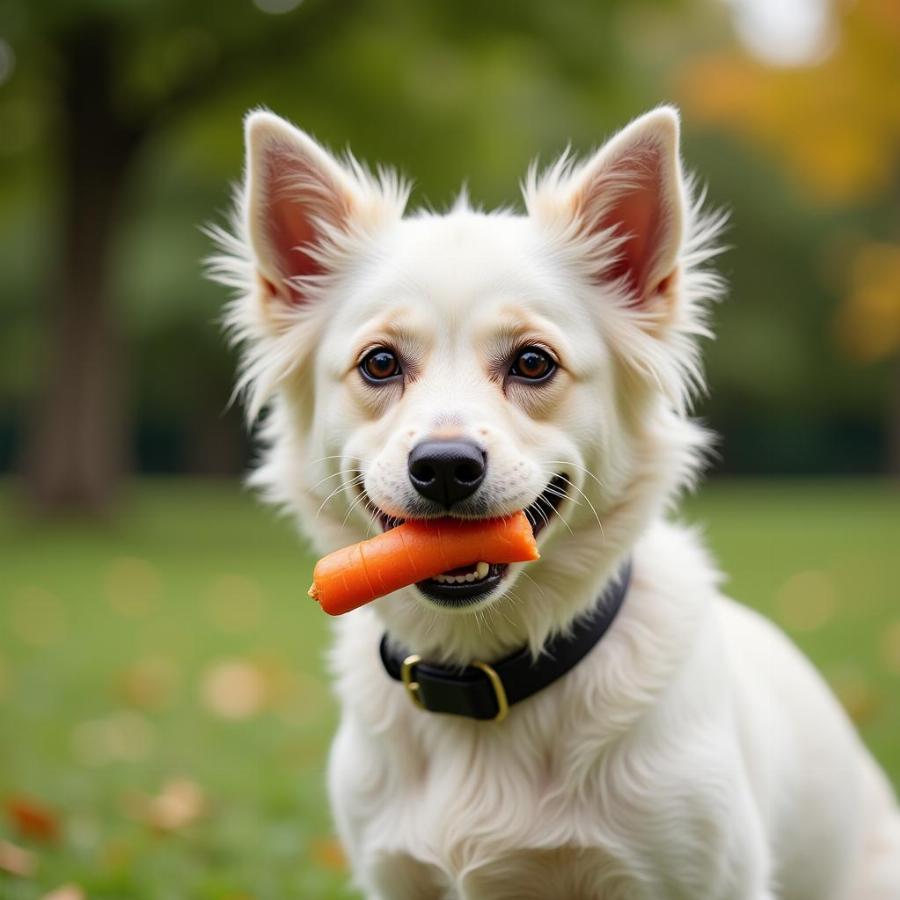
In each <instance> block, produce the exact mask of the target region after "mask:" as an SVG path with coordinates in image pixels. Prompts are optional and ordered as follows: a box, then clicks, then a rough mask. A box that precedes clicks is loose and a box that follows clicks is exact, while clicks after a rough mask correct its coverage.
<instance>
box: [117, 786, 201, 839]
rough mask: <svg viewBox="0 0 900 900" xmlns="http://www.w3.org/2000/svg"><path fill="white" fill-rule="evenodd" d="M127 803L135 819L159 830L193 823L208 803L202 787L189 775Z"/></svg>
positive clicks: (168, 829) (182, 826) (174, 828)
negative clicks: (150, 794)
mask: <svg viewBox="0 0 900 900" xmlns="http://www.w3.org/2000/svg"><path fill="white" fill-rule="evenodd" d="M127 805H128V807H129V808H130V811H131V814H132V815H133V816H134V818H136V819H138V820H139V821H141V822H143V823H144V824H145V825H149V826H150V827H151V828H155V829H157V830H158V831H177V830H178V829H180V828H185V827H186V826H188V825H192V824H193V823H194V822H196V821H197V820H198V819H200V818H201V817H202V816H203V815H204V814H205V813H206V811H207V806H208V804H207V801H206V795H205V794H204V792H203V789H202V788H201V787H200V785H198V784H197V783H196V782H194V781H191V780H190V779H189V778H173V779H172V780H171V781H168V782H166V783H165V784H164V785H163V788H162V790H161V791H160V792H159V793H158V794H156V795H155V796H152V797H147V796H144V795H136V796H132V797H130V798H128V800H127Z"/></svg>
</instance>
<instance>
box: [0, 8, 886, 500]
mask: <svg viewBox="0 0 900 900" xmlns="http://www.w3.org/2000/svg"><path fill="white" fill-rule="evenodd" d="M870 2H875V0H870ZM883 2H887V0H883ZM279 9H281V10H283V14H273V13H272V11H277V10H279ZM723 47H725V48H728V54H726V56H727V55H730V56H731V57H734V58H737V52H736V51H735V50H734V49H733V38H732V37H731V31H730V24H729V21H728V18H727V11H726V9H725V7H724V6H723V5H721V4H720V3H719V2H717V0H641V2H637V3H636V2H626V0H605V2H596V0H571V2H567V3H565V4H555V5H554V4H546V3H542V2H540V0H515V2H513V0H500V2H496V3H492V4H487V5H485V4H477V3H475V2H473V0H460V2H457V3H454V4H416V3H414V2H412V0H382V2H377V3H376V2H375V0H344V2H341V3H335V2H327V0H306V2H302V3H298V2H296V0H294V2H293V3H292V2H291V0H257V2H256V3H255V4H254V3H252V2H250V0H236V2H234V3H231V4H227V5H224V6H223V5H222V4H218V3H213V2H211V0H196V2H191V3H176V2H174V0H154V2H150V0H134V2H132V3H128V4H121V3H116V2H112V0H83V2H78V3H76V2H74V0H45V2H42V3H40V4H35V3H28V2H26V0H0V167H2V168H0V187H2V193H0V271H2V276H0V277H2V281H0V290H2V293H0V315H2V320H3V328H2V330H0V467H6V468H9V467H11V466H13V465H15V464H16V463H17V462H18V464H19V465H20V466H21V467H23V468H24V469H25V472H26V474H27V476H28V483H29V484H30V488H31V495H32V497H33V498H34V499H35V500H36V501H37V503H38V504H39V505H41V506H43V507H45V508H55V507H58V506H60V505H66V504H68V505H72V506H76V507H79V508H93V509H104V508H106V507H107V506H108V504H109V503H110V501H111V500H112V498H113V497H114V494H115V488H116V486H117V484H118V482H119V476H120V475H121V474H122V473H124V472H126V471H128V470H130V469H132V468H134V467H138V468H140V469H143V470H165V471H197V472H225V471H228V472H231V471H235V470H237V469H238V468H239V467H240V466H241V465H242V464H243V462H244V461H245V459H246V453H247V450H246V446H245V442H244V439H243V437H242V433H241V427H240V422H239V417H238V416H237V415H236V413H235V412H233V411H231V412H228V413H226V412H225V409H226V406H227V402H228V397H229V393H230V384H231V369H232V366H233V359H232V358H231V357H230V355H229V354H228V352H227V350H226V349H225V347H224V344H223V341H222V339H221V336H220V334H219V333H218V329H217V326H216V319H217V317H218V314H219V309H220V307H221V303H222V300H223V297H222V294H221V291H220V289H218V288H216V287H214V286H212V285H208V284H206V283H205V282H204V281H203V280H202V277H201V266H200V260H201V259H202V257H203V256H204V255H205V253H207V252H208V250H209V247H208V245H207V242H206V240H205V238H204V237H203V235H202V234H201V232H200V230H199V227H198V226H200V225H202V224H203V223H204V222H206V221H209V220H211V219H219V218H221V216H222V214H223V212H224V210H225V209H226V208H227V206H228V203H229V200H228V183H229V182H230V181H234V180H235V179H236V178H237V177H239V174H240V169H241V157H242V150H243V148H242V144H241V129H240V124H241V118H242V116H243V114H244V113H245V112H246V110H247V109H249V108H252V107H257V106H268V107H270V108H272V109H274V110H275V111H277V112H279V113H281V114H282V115H285V116H287V117H288V118H291V119H293V120H294V121H296V122H298V123H299V124H300V125H302V126H303V127H304V128H306V129H308V130H309V131H311V132H312V133H313V134H315V135H316V136H317V137H319V138H320V139H322V140H324V141H325V142H326V143H329V144H331V146H333V147H336V148H337V149H341V148H343V147H344V146H346V145H350V146H352V147H353V149H354V151H355V153H356V154H357V155H358V156H360V157H361V158H363V159H368V160H370V161H372V162H378V161H384V162H388V163H390V164H395V165H397V166H398V167H399V168H400V169H401V170H403V171H404V172H406V173H407V174H409V175H411V176H412V177H413V178H414V179H415V180H416V184H417V192H416V196H415V198H414V201H415V200H418V201H419V202H420V203H429V204H432V205H435V206H438V207H440V206H442V205H444V204H446V203H448V202H449V201H450V199H451V198H452V196H453V194H454V192H455V191H456V190H458V188H459V186H460V185H461V183H462V182H463V180H464V179H468V182H469V186H470V190H471V192H472V195H473V196H474V197H475V199H476V201H479V202H483V203H485V204H486V205H493V204H500V203H509V202H516V201H517V199H518V197H517V182H518V179H519V178H520V177H521V175H522V174H523V173H524V171H525V169H526V168H527V165H528V163H529V162H530V160H531V159H533V158H534V157H535V156H538V155H540V156H541V157H542V158H543V159H545V160H546V159H549V158H550V156H551V155H554V154H556V153H558V152H560V151H561V150H562V149H563V148H564V146H565V145H566V144H567V143H568V142H569V141H571V143H572V145H573V146H574V147H576V148H578V149H579V150H582V151H587V150H589V149H590V148H591V147H593V146H595V145H596V144H597V143H599V142H600V141H601V140H602V139H603V138H604V137H605V136H606V135H608V134H609V133H610V132H611V131H612V130H613V129H614V128H616V127H618V126H620V125H622V124H624V123H625V122H626V121H627V120H628V119H630V118H632V117H633V116H634V115H636V114H638V113H639V112H641V111H642V110H643V109H645V108H647V107H650V106H652V105H654V104H656V103H659V102H662V101H667V100H673V99H674V100H676V101H677V100H679V99H683V100H685V102H686V107H687V109H686V111H687V119H686V123H685V136H686V148H685V156H686V159H687V160H688V163H689V165H690V166H691V167H692V168H696V169H698V170H699V171H700V172H701V173H702V174H703V175H704V177H705V178H706V179H708V181H709V183H710V187H711V198H712V200H713V202H714V203H720V204H725V205H727V206H729V207H731V208H732V210H733V212H734V217H733V218H734V227H733V231H732V234H731V236H730V237H731V240H732V242H733V243H734V245H735V247H736V249H735V250H734V251H732V252H731V253H730V254H729V255H728V257H727V258H726V260H725V262H724V269H725V272H726V274H727V275H728V276H729V278H730V279H731V281H732V284H733V300H732V301H729V302H727V303H726V304H725V305H723V307H722V308H721V310H720V311H719V313H718V320H719V331H720V343H719V344H718V345H716V346H715V347H713V348H712V350H711V353H710V370H711V378H712V382H713V394H712V399H711V400H710V401H709V402H708V403H707V404H706V405H705V406H704V407H703V410H702V411H703V413H704V415H706V416H707V417H708V418H709V419H710V420H711V422H712V424H713V425H714V426H716V427H719V428H721V429H722V430H723V431H724V433H725V448H724V454H725V459H726V461H728V465H730V466H731V467H732V468H733V469H735V470H742V469H743V470H751V469H754V468H756V469H760V468H762V469H766V468H768V469H770V470H771V469H782V470H790V469H794V470H804V469H808V470H809V469H816V468H818V469H820V470H825V471H828V470H831V471H834V470H847V469H852V468H860V469H864V470H874V469H876V468H877V467H878V466H879V454H880V453H881V449H882V444H883V434H884V430H885V429H884V417H883V414H882V409H883V400H884V397H885V396H886V389H885V387H884V383H885V379H884V377H883V373H881V372H880V371H878V370H877V368H869V369H866V370H860V369H859V368H858V367H857V366H856V364H855V360H853V359H850V358H848V357H847V356H846V355H842V354H841V353H840V352H839V351H838V350H837V349H836V346H837V345H836V344H835V342H834V341H833V340H832V339H831V335H830V332H829V326H828V322H829V321H830V320H831V318H832V317H833V315H834V311H835V310H836V309H837V308H838V305H839V300H840V298H841V297H842V296H844V294H843V293H842V291H844V287H843V286H838V284H837V283H836V281H835V280H833V279H831V278H830V277H829V276H828V275H827V274H825V271H824V270H825V269H827V266H825V265H824V263H826V262H827V259H825V260H823V251H822V248H823V247H825V246H829V247H830V246H831V243H833V242H834V241H835V240H836V239H837V236H839V235H841V234H843V233H845V232H847V231H848V230H849V231H852V233H861V234H866V235H869V234H870V232H871V231H873V230H876V231H877V228H878V224H877V223H878V214H877V210H875V209H874V207H871V206H861V205H859V204H855V205H854V204H850V205H847V204H844V205H839V206H838V205H835V206H832V207H829V209H828V210H827V211H826V212H825V213H824V214H823V212H822V210H821V207H820V204H818V203H817V202H814V201H812V200H810V198H809V197H807V196H804V195H803V194H802V191H801V190H800V189H799V188H797V187H796V186H795V184H794V180H793V179H794V177H795V176H794V174H793V172H792V171H791V172H784V171H783V170H781V168H780V166H779V165H778V163H777V162H770V161H769V160H767V159H766V157H765V154H764V153H761V152H760V153H758V152H756V151H755V149H754V148H753V147H752V141H751V140H750V139H749V137H748V134H747V133H746V131H745V130H744V129H743V128H739V129H735V128H734V127H733V125H732V123H729V122H726V121H725V120H724V119H721V118H717V117H716V116H715V115H713V114H712V113H711V112H710V111H709V109H708V108H707V107H703V105H702V103H701V102H699V101H698V102H697V103H695V102H694V101H697V100H698V98H700V99H701V100H702V99H703V98H704V97H706V95H707V94H708V95H709V97H713V98H714V97H715V96H717V95H721V93H722V91H723V90H724V91H725V92H726V94H727V91H728V88H727V86H723V85H724V80H722V79H720V78H719V75H715V78H716V79H719V80H710V81H709V82H708V83H707V84H706V85H703V83H702V79H701V80H700V81H698V82H697V84H699V87H697V86H696V85H695V87H694V88H689V87H688V86H687V85H689V81H687V80H685V78H684V73H685V72H687V73H690V72H691V71H692V68H691V67H692V66H695V65H699V63H698V61H701V60H706V59H708V58H710V54H712V53H715V52H718V51H720V50H721V48H723ZM760 72H761V73H763V74H760V75H759V76H758V77H757V75H756V74H754V75H753V76H751V77H749V81H750V82H753V83H756V82H759V83H760V84H762V79H763V77H764V75H766V73H765V71H764V70H762V69H760ZM876 81H877V79H876ZM886 89H887V86H886V85H882V86H881V88H880V90H883V91H884V90H886ZM772 90H773V91H774V97H775V99H776V100H780V99H781V94H780V93H778V90H777V89H774V88H773V89H772ZM801 93H802V92H801ZM851 93H852V91H851ZM748 102H749V101H748ZM833 102H837V101H833ZM709 103H712V100H709ZM726 105H727V104H726ZM888 105H890V103H889V104H888ZM892 108H893V110H894V112H896V108H897V103H896V100H894V101H893V106H892ZM704 123H706V124H705V125H704ZM829 140H830V138H829ZM889 155H890V159H891V160H892V161H893V164H894V171H895V170H896V159H897V154H896V152H895V151H894V150H891V151H889ZM801 168H803V166H802V165H801Z"/></svg>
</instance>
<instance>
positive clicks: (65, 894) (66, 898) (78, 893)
mask: <svg viewBox="0 0 900 900" xmlns="http://www.w3.org/2000/svg"><path fill="white" fill-rule="evenodd" d="M86 897H87V894H85V892H84V891H83V890H82V889H81V888H80V887H78V885H77V884H64V885H62V886H61V887H58V888H56V890H53V891H50V893H49V894H44V896H43V897H41V900H85V898H86Z"/></svg>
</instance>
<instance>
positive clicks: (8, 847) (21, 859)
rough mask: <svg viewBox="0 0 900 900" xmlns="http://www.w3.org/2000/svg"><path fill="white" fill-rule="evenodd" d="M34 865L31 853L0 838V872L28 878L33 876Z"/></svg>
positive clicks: (35, 862)
mask: <svg viewBox="0 0 900 900" xmlns="http://www.w3.org/2000/svg"><path fill="white" fill-rule="evenodd" d="M36 865H37V860H36V859H35V856H34V854H33V853H29V851H28V850H23V849H22V848H21V847H17V846H16V845H15V844H11V843H10V842H9V841H4V840H3V839H2V838H0V872H6V873H7V874H9V875H18V876H19V878H28V877H29V876H30V875H33V874H34V870H35V868H36Z"/></svg>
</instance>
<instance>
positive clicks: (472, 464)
mask: <svg viewBox="0 0 900 900" xmlns="http://www.w3.org/2000/svg"><path fill="white" fill-rule="evenodd" d="M486 470H487V454H486V453H485V452H484V450H482V449H481V447H479V446H478V444H476V443H475V442H474V441H467V440H452V441H449V440H442V441H422V442H421V443H420V444H416V446H415V447H413V449H412V451H411V452H410V454H409V480H410V481H411V482H412V486H413V487H414V488H415V489H416V490H417V491H418V492H419V493H420V494H421V495H422V496H423V497H427V498H428V499H429V500H434V501H435V502H437V503H440V504H441V506H444V507H446V508H447V509H450V507H451V506H452V505H453V504H454V503H457V502H458V501H460V500H465V499H466V497H471V496H472V494H474V493H475V491H476V490H478V485H480V484H481V482H482V481H484V475H485V471H486Z"/></svg>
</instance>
